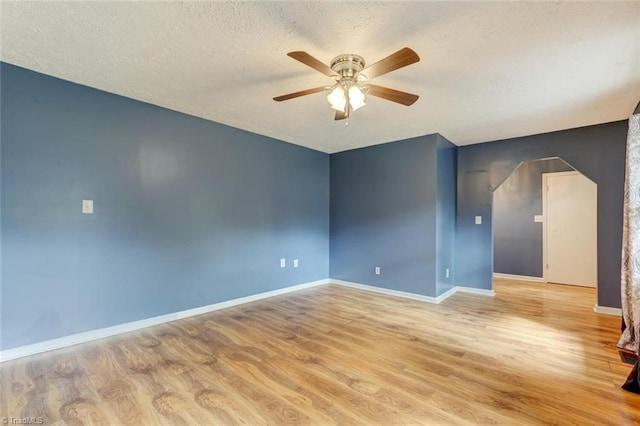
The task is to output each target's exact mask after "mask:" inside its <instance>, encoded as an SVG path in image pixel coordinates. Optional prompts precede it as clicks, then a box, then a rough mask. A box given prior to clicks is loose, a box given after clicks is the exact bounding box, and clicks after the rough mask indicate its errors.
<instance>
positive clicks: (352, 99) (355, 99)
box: [349, 85, 366, 111]
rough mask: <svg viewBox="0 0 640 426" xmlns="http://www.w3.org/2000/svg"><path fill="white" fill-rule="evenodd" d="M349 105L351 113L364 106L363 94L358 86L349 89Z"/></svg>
mask: <svg viewBox="0 0 640 426" xmlns="http://www.w3.org/2000/svg"><path fill="white" fill-rule="evenodd" d="M349 104H350V105H351V110H352V111H356V110H358V109H360V108H362V107H363V106H365V105H366V102H365V101H364V93H363V92H362V89H361V88H360V86H356V85H353V86H351V87H350V88H349Z"/></svg>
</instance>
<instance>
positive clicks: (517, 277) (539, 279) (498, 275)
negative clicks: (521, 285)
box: [493, 272, 546, 283]
mask: <svg viewBox="0 0 640 426" xmlns="http://www.w3.org/2000/svg"><path fill="white" fill-rule="evenodd" d="M493 278H502V279H505V280H517V281H533V282H536V283H544V282H546V281H545V279H544V278H543V277H529V276H527V275H511V274H501V273H500V272H494V273H493Z"/></svg>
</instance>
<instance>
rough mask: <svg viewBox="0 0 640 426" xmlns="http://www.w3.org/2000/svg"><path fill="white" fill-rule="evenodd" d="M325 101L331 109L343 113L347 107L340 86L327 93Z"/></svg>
mask: <svg viewBox="0 0 640 426" xmlns="http://www.w3.org/2000/svg"><path fill="white" fill-rule="evenodd" d="M327 100H328V101H329V103H330V104H331V108H333V109H335V110H336V111H340V112H344V108H345V107H346V106H347V98H346V96H345V91H344V89H343V87H342V85H340V84H338V85H336V87H334V88H333V90H331V92H330V93H329V96H327Z"/></svg>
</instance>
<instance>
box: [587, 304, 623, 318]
mask: <svg viewBox="0 0 640 426" xmlns="http://www.w3.org/2000/svg"><path fill="white" fill-rule="evenodd" d="M593 312H596V313H598V314H607V315H616V316H619V317H621V316H622V309H620V308H610V307H608V306H598V305H595V306H594V307H593Z"/></svg>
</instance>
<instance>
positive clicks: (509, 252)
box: [493, 158, 573, 278]
mask: <svg viewBox="0 0 640 426" xmlns="http://www.w3.org/2000/svg"><path fill="white" fill-rule="evenodd" d="M569 170H573V168H572V167H571V166H569V165H568V164H567V163H565V162H564V161H562V160H560V159H557V158H555V159H547V160H539V161H526V162H524V163H522V164H521V165H520V166H519V167H518V168H517V169H516V170H515V171H514V172H513V174H512V175H511V176H509V177H508V178H507V180H505V181H504V182H503V183H502V184H501V185H500V186H499V187H498V188H497V189H496V190H495V191H494V193H493V252H494V255H493V272H499V273H502V274H512V275H524V276H529V277H540V278H542V243H543V238H542V237H543V236H542V222H534V221H533V216H535V215H541V214H542V174H543V173H554V172H564V171H569Z"/></svg>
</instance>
